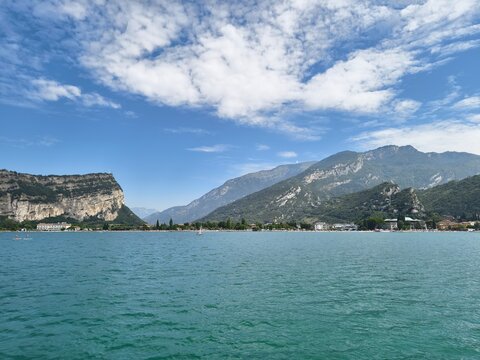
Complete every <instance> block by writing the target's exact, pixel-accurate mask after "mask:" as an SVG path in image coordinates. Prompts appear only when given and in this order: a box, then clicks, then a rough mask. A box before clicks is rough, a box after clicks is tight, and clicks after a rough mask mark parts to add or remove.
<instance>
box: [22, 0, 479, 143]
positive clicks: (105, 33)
mask: <svg viewBox="0 0 480 360" xmlns="http://www.w3.org/2000/svg"><path fill="white" fill-rule="evenodd" d="M404 4H406V5H404ZM252 7H254V10H255V11H252ZM30 8H32V9H33V10H32V13H33V14H34V15H35V16H37V17H38V16H40V17H42V16H43V17H47V18H49V19H53V20H55V21H63V20H65V19H68V21H69V23H68V24H69V27H68V29H71V32H69V35H70V34H73V35H74V36H75V39H73V41H72V43H75V44H76V45H75V46H77V45H78V44H79V46H80V56H79V61H80V62H81V65H83V66H84V67H86V68H87V69H88V70H89V71H91V72H92V74H93V76H94V77H95V78H96V80H98V81H99V82H100V83H102V84H104V85H107V86H109V87H110V88H112V89H114V90H116V91H125V92H128V93H133V94H139V95H141V96H143V97H145V98H146V99H148V100H149V101H152V102H154V103H157V104H160V105H163V104H166V105H169V106H188V107H204V108H207V109H212V110H213V111H215V112H216V114H217V115H218V116H220V117H223V118H228V119H232V120H234V121H236V122H238V123H240V124H242V125H249V126H262V127H265V128H268V129H272V130H274V131H280V132H283V133H288V134H291V135H292V136H293V137H296V138H298V139H302V140H315V139H318V138H319V135H318V134H316V133H315V132H313V131H311V130H309V129H308V128H309V127H310V125H311V124H309V123H308V122H306V123H304V124H303V125H299V122H298V121H297V120H296V118H295V117H294V116H292V117H290V120H286V119H285V118H284V117H282V115H283V114H285V113H294V112H305V111H312V112H317V111H330V110H334V111H342V112H347V113H351V114H355V115H356V114H361V115H362V114H365V113H366V114H384V113H389V114H391V113H392V112H396V113H399V114H401V115H402V116H405V117H406V116H408V115H409V114H412V113H414V112H415V111H416V110H418V109H419V107H420V106H421V104H420V103H418V101H416V100H414V99H402V98H401V95H400V94H401V90H400V89H399V87H400V85H401V81H402V79H403V78H404V77H405V76H406V75H408V74H412V73H416V72H419V71H426V70H429V69H431V68H432V67H434V66H440V64H442V63H444V62H445V61H448V58H446V56H451V55H454V54H456V53H457V52H459V51H464V50H466V49H470V48H473V47H477V46H479V45H480V43H479V41H478V40H476V39H475V38H473V36H476V35H478V34H479V33H480V25H479V24H477V23H478V16H479V15H480V2H479V1H478V0H456V1H451V0H426V1H414V2H400V3H398V2H396V3H394V2H388V1H380V2H372V1H370V0H325V1H314V0H302V1H296V0H291V1H288V0H287V1H281V2H278V1H274V0H265V1H261V2H253V3H245V2H222V1H216V0H212V1H207V2H202V3H201V4H200V5H198V4H195V3H194V2H186V3H185V2H179V1H166V0H157V1H151V2H134V1H109V2H105V1H99V0H97V1H87V0H78V1H70V0H45V1H42V3H39V4H37V5H34V6H30V7H28V9H29V10H30ZM59 19H60V20H59ZM70 22H71V23H72V24H73V26H70V24H71V23H70ZM366 39H367V40H368V41H366ZM77 89H78V88H77ZM78 90H79V89H78ZM62 91H63V92H55V91H53V92H52V91H51V92H50V95H48V96H50V97H55V96H57V97H59V98H61V97H65V98H70V99H71V98H72V97H73V98H77V97H78V96H77V95H75V93H74V91H75V90H74V89H73V88H70V89H67V88H65V87H64V88H63V90H62ZM45 100H47V99H45ZM90 102H91V100H90ZM101 103H102V101H101V100H98V98H97V100H96V104H95V105H102V104H101ZM108 104H109V105H108ZM103 106H111V107H115V103H112V102H109V101H108V100H105V101H104V102H103ZM286 109H288V110H286Z"/></svg>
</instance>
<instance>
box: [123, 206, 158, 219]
mask: <svg viewBox="0 0 480 360" xmlns="http://www.w3.org/2000/svg"><path fill="white" fill-rule="evenodd" d="M130 210H132V211H133V212H134V214H135V215H137V216H138V217H139V218H140V219H143V218H144V217H147V216H148V215H151V214H153V213H155V212H157V211H158V210H157V209H147V208H144V207H133V208H130Z"/></svg>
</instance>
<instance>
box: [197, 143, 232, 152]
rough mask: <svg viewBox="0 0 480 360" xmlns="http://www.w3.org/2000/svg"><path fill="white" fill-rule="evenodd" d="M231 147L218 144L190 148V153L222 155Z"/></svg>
mask: <svg viewBox="0 0 480 360" xmlns="http://www.w3.org/2000/svg"><path fill="white" fill-rule="evenodd" d="M230 147H231V146H230V145H225V144H217V145H212V146H198V147H193V148H188V149H187V150H189V151H196V152H203V153H220V152H225V151H227V150H228V149H229V148H230Z"/></svg>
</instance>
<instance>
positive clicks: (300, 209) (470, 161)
mask: <svg viewBox="0 0 480 360" xmlns="http://www.w3.org/2000/svg"><path fill="white" fill-rule="evenodd" d="M479 173H480V156H478V155H473V154H468V153H456V152H445V153H423V152H420V151H418V150H416V149H415V148H413V147H412V146H402V147H398V146H385V147H381V148H378V149H376V150H372V151H367V152H363V153H358V152H353V151H345V152H341V153H338V154H335V155H333V156H330V157H328V158H326V159H324V160H322V161H319V162H318V163H315V164H314V165H312V166H310V167H309V168H308V169H307V170H305V171H304V172H302V173H300V174H298V175H296V176H293V177H291V178H289V179H287V180H284V181H281V182H279V183H277V184H275V185H272V186H270V187H268V188H265V189H263V190H260V191H258V192H256V193H254V194H251V195H248V196H245V197H244V198H242V199H239V200H237V201H235V202H233V203H231V204H228V205H226V206H223V207H221V208H218V209H217V210H215V211H213V212H212V213H211V214H209V215H208V216H206V217H205V218H204V219H202V220H213V221H220V220H226V219H227V218H229V217H230V218H231V219H232V220H237V221H238V220H240V219H241V218H245V219H247V220H249V221H262V222H270V221H288V220H301V219H303V218H305V216H306V214H308V213H310V212H311V209H315V208H319V207H320V206H321V205H322V203H323V202H325V201H326V200H328V199H331V198H333V197H337V196H341V195H345V194H350V193H354V192H358V191H362V190H367V189H370V188H372V187H374V186H376V185H379V184H381V183H383V182H393V183H395V184H398V185H399V186H400V188H402V189H404V188H409V187H413V188H416V189H422V188H431V187H434V186H436V185H439V184H443V183H446V182H448V181H450V180H458V179H463V178H466V177H468V176H472V175H476V174H479Z"/></svg>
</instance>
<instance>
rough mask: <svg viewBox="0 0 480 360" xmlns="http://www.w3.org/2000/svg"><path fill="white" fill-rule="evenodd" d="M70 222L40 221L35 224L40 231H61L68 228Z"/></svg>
mask: <svg viewBox="0 0 480 360" xmlns="http://www.w3.org/2000/svg"><path fill="white" fill-rule="evenodd" d="M71 226H72V225H71V224H68V223H66V222H59V223H50V224H49V223H40V224H38V225H37V230H40V231H61V230H65V229H68V228H69V227H71Z"/></svg>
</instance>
